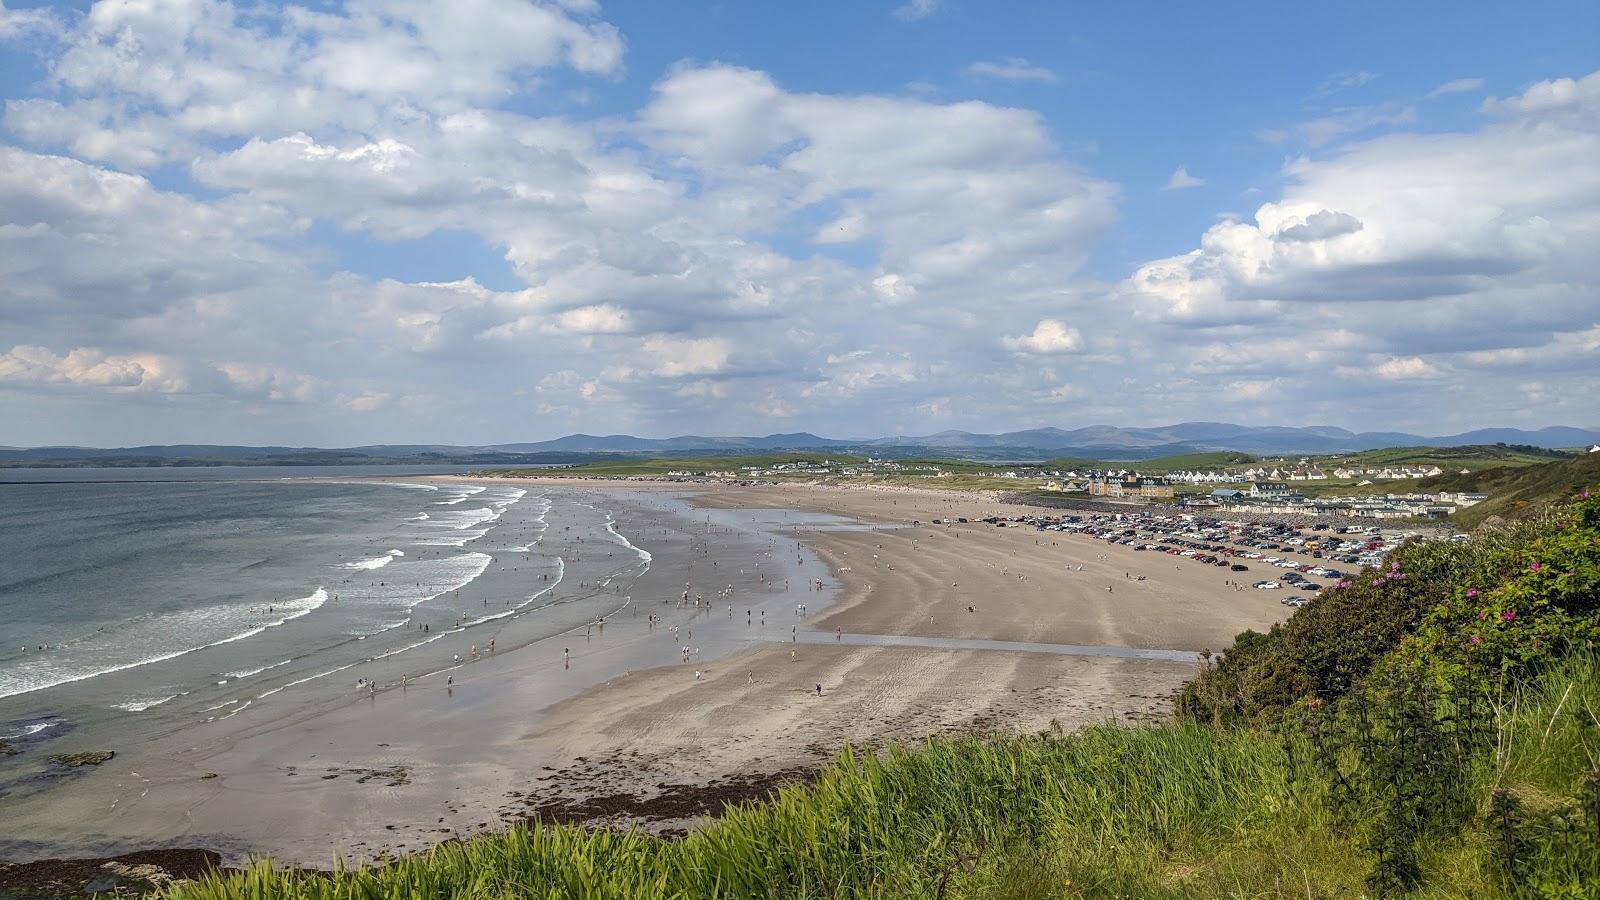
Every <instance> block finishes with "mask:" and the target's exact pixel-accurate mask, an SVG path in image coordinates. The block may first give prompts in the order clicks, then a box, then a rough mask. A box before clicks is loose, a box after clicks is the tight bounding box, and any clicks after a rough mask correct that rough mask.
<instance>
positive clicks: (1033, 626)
mask: <svg viewBox="0 0 1600 900" xmlns="http://www.w3.org/2000/svg"><path fill="white" fill-rule="evenodd" d="M484 480H485V479H473V481H474V482H481V481H484ZM518 481H519V483H525V482H524V480H520V479H519V480H518ZM538 483H541V484H550V485H553V486H555V487H556V489H558V490H561V491H563V492H573V491H585V492H593V493H594V495H595V497H596V498H597V501H596V502H601V503H603V505H605V506H606V507H607V508H611V509H615V510H617V519H618V525H617V528H618V530H619V531H621V533H622V534H623V535H625V536H627V537H628V538H629V539H630V540H631V541H632V542H633V543H635V544H637V545H639V546H641V547H643V548H645V549H646V550H648V551H649V552H650V553H651V554H652V555H653V556H654V560H653V562H652V565H651V568H650V570H649V572H647V573H646V574H644V575H643V576H641V577H640V578H638V579H637V580H636V581H635V582H634V583H632V584H629V585H627V586H626V587H624V588H623V590H624V591H625V592H627V593H629V594H631V595H632V597H633V598H634V601H635V602H634V605H633V607H632V609H631V610H630V612H629V613H628V614H625V615H622V616H619V617H618V618H615V619H613V620H611V621H609V622H608V625H607V629H606V631H605V633H604V634H597V635H591V636H590V637H589V638H588V639H584V638H582V637H581V636H580V637H575V638H572V639H571V641H570V644H569V641H568V640H567V639H563V640H561V641H557V642H552V641H540V642H535V643H532V644H529V645H527V646H523V647H521V648H520V649H517V650H515V651H514V652H510V653H503V654H499V655H497V656H495V657H493V658H488V659H485V660H484V661H482V662H481V663H478V664H474V665H472V666H470V667H467V668H465V669H463V670H457V671H456V672H455V674H454V681H455V683H454V685H452V686H450V687H449V688H448V689H447V688H446V686H445V685H444V684H443V680H444V678H445V674H444V673H442V672H441V673H439V674H435V675H432V676H429V677H428V678H426V679H423V680H422V681H420V682H417V683H414V684H413V685H412V686H410V687H408V688H407V689H406V690H405V691H399V690H391V691H388V692H385V693H383V694H380V695H379V696H377V697H376V698H368V699H361V700H358V701H344V702H340V703H337V704H333V705H328V706H324V707H317V708H307V709H305V710H304V711H303V712H300V713H297V714H295V715H292V716H278V717H272V718H262V719H254V720H253V719H250V718H249V717H246V716H241V717H239V719H238V720H236V721H234V722H232V723H231V724H229V725H228V726H227V727H225V728H213V729H210V730H208V731H206V732H204V733H191V732H184V733H180V734H178V735H175V736H173V737H171V738H169V739H166V740H164V741H158V742H155V743H154V744H152V745H151V746H146V747H141V748H139V752H138V753H137V754H133V755H131V758H130V759H127V760H125V759H124V757H123V756H122V755H121V754H119V757H118V759H117V760H115V761H113V762H112V763H108V764H107V765H106V766H104V767H102V770H101V771H95V772H91V773H87V774H86V776H85V778H86V779H93V780H94V783H96V784H99V785H103V786H104V788H105V789H106V790H105V791H96V790H80V791H75V792H72V793H70V794H68V795H65V796H64V797H63V798H62V799H61V801H60V802H55V803H52V805H51V806H50V807H49V808H48V809H46V810H37V809H36V810H30V811H29V815H30V816H32V823H33V824H34V825H38V826H41V830H40V831H38V832H34V831H31V830H30V832H29V833H39V834H42V835H46V836H48V837H49V839H50V840H49V841H48V842H46V841H41V842H40V843H39V845H38V847H37V848H36V852H34V853H32V854H31V855H34V856H39V855H46V854H47V853H48V854H49V855H66V854H62V853H60V852H59V850H60V848H61V847H62V846H63V845H64V844H67V843H70V842H69V841H68V836H71V835H76V836H77V840H76V842H75V843H72V846H74V847H76V848H77V850H78V853H77V854H76V855H110V854H112V853H117V852H124V851H126V850H129V849H139V848H143V847H151V846H190V847H206V848H213V849H216V850H219V851H221V853H222V854H223V856H224V858H225V859H227V860H229V861H235V860H238V859H240V858H243V857H244V856H246V855H249V854H253V853H263V852H265V853H270V854H272V855H274V856H275V857H278V858H280V859H283V860H286V861H290V862H295V863H301V864H306V865H312V866H327V865H329V864H330V863H331V862H332V859H333V857H334V855H335V854H336V853H340V854H344V855H345V856H347V857H348V858H354V859H370V858H375V857H377V856H379V855H382V854H385V853H392V852H406V851H411V850H417V849H423V848H425V847H427V846H430V845H432V844H433V843H436V842H438V841H439V840H443V839H446V838H450V837H457V836H462V835H465V834H470V833H474V832H477V831H482V830H487V829H493V828H497V827H502V826H503V825H504V824H505V823H507V822H510V821H515V820H517V819H519V818H522V817H527V816H543V817H545V818H561V816H555V815H550V814H548V812H549V811H550V810H556V809H566V810H568V811H570V810H573V809H584V808H588V807H585V806H584V803H585V802H586V801H595V802H593V803H590V807H592V810H591V813H590V814H587V815H576V816H574V815H568V816H565V818H568V819H573V818H576V819H579V820H584V821H591V822H595V821H601V822H607V823H615V824H623V823H629V822H645V823H646V824H649V825H652V826H653V827H657V828H679V827H683V826H684V825H686V824H689V823H690V821H691V820H692V818H693V816H694V815H698V814H699V813H700V812H703V811H704V810H705V809H706V808H707V806H708V805H709V806H710V808H715V804H714V803H712V804H708V803H707V802H704V801H703V800H702V801H695V802H677V801H679V800H682V795H683V793H684V792H685V791H691V790H709V791H710V792H711V793H710V794H708V795H707V796H713V797H735V798H737V797H740V796H746V795H750V796H754V795H759V792H760V791H761V790H764V789H765V786H766V785H767V784H769V783H770V782H771V781H772V780H773V779H776V778H787V777H804V773H805V772H806V771H807V770H808V769H809V768H811V767H814V766H815V765H817V764H818V763H819V762H820V761H822V760H825V759H827V758H830V757H831V756H833V755H834V754H835V753H836V752H837V751H838V750H839V748H840V747H841V746H842V745H843V744H844V743H845V742H853V743H857V744H860V745H864V746H868V747H879V746H882V745H884V744H886V743H890V742H906V741H916V740H918V739H921V738H924V737H926V736H928V735H932V734H944V733H952V732H956V731H964V730H973V729H976V730H993V729H999V730H1005V731H1035V730H1039V729H1042V728H1046V727H1049V726H1050V724H1051V723H1052V722H1056V723H1058V724H1060V725H1061V726H1062V727H1065V728H1072V727H1077V726H1081V725H1083V724H1088V723H1093V722H1098V721H1103V720H1106V719H1118V720H1127V719H1138V718H1147V717H1152V716H1159V715H1161V714H1163V713H1164V712H1165V709H1166V707H1167V698H1168V697H1169V696H1170V694H1171V693H1172V691H1174V690H1175V689H1176V688H1177V686H1178V685H1179V684H1180V683H1181V682H1182V680H1183V679H1185V678H1187V677H1188V676H1189V675H1191V674H1192V673H1193V671H1194V665H1195V664H1194V663H1193V662H1192V661H1188V657H1187V656H1186V654H1188V653H1193V652H1194V651H1198V650H1200V649H1202V648H1205V647H1221V646H1225V645H1226V644H1227V643H1228V641H1230V640H1231V639H1232V636H1233V635H1234V634H1236V633H1237V632H1239V631H1240V630H1242V629H1244V628H1251V627H1253V628H1258V629H1260V628H1265V627H1267V626H1269V625H1270V624H1271V623H1272V622H1273V621H1275V620H1277V619H1279V618H1281V617H1282V615H1283V614H1284V611H1283V608H1282V607H1281V606H1280V605H1279V604H1278V603H1277V602H1276V599H1277V598H1276V596H1274V595H1272V594H1267V595H1263V594H1262V592H1249V591H1247V592H1242V593H1241V592H1238V591H1235V590H1234V589H1232V588H1231V587H1228V586H1227V585H1226V584H1224V581H1225V580H1226V579H1227V577H1228V576H1229V574H1230V573H1228V572H1226V571H1225V570H1221V569H1211V568H1207V567H1204V566H1199V565H1196V564H1193V563H1191V562H1189V561H1187V560H1173V559H1172V558H1171V557H1167V556H1164V555H1157V554H1152V553H1135V552H1133V551H1132V549H1131V548H1126V547H1114V546H1109V545H1107V544H1105V543H1104V542H1103V541H1096V540H1092V539H1089V538H1083V537H1076V536H1069V535H1061V534H1043V533H1039V532H1036V531H1034V530H1033V529H1031V528H1005V529H997V528H994V527H993V526H989V525H984V524H981V523H974V524H968V525H957V526H952V527H950V528H945V527H944V526H929V525H927V524H924V525H922V526H920V527H916V526H911V525H910V523H911V522H912V521H913V520H920V521H921V522H923V523H927V522H929V521H930V520H931V519H932V518H935V517H940V518H943V517H946V516H967V517H969V518H977V517H980V516H983V515H989V514H994V513H1002V514H1008V515H1010V514H1016V513H1017V512H1019V511H1020V510H1019V509H1018V508H1017V507H1014V506H1004V507H1002V506H1000V505H999V504H997V503H996V502H995V501H994V500H993V498H989V497H983V496H977V495H953V494H949V493H945V492H924V491H905V490H883V489H854V488H830V487H809V486H794V485H785V486H781V487H731V486H705V487H701V486H686V485H681V484H672V485H666V484H626V485H619V484H617V483H615V482H598V483H591V484H585V483H582V482H577V481H573V480H568V479H550V480H548V481H546V480H540V481H539V482H538ZM690 507H692V508H690ZM848 520H854V521H856V522H859V523H861V524H859V525H854V526H848V527H843V526H844V523H846V522H847V521H848ZM757 563H759V565H757ZM1079 565H1082V566H1083V570H1082V571H1078V569H1077V567H1078V566H1079ZM1125 572H1126V573H1128V574H1130V575H1135V576H1136V575H1138V574H1144V575H1146V580H1145V581H1143V582H1138V581H1134V580H1132V579H1131V578H1125V577H1124V573H1125ZM763 575H765V576H766V578H767V581H765V582H763V581H762V576H763ZM813 578H820V579H822V580H823V584H824V588H825V589H824V590H823V591H822V592H815V591H807V590H806V585H807V583H808V582H809V581H810V580H811V579H813ZM780 580H781V581H782V582H784V583H785V584H779V581H780ZM685 581H689V582H690V583H691V587H692V589H693V590H694V591H695V592H696V593H703V594H704V595H705V596H706V597H707V598H708V599H710V600H712V601H713V602H712V603H711V608H710V609H705V608H701V609H699V610H694V609H681V608H679V606H678V604H677V601H678V598H679V597H680V596H681V592H682V591H683V590H684V582H685ZM728 584H732V585H734V595H733V597H732V598H729V599H723V598H720V597H716V595H715V593H714V591H715V590H717V589H719V588H722V587H723V586H725V585H728ZM1107 587H1110V588H1111V590H1109V591H1108V590H1107ZM785 588H787V589H785ZM835 588H836V589H837V591H836V592H835V590H834V589H835ZM830 600H831V605H827V604H829V602H830ZM799 602H803V603H806V604H807V605H808V607H810V609H809V610H808V614H807V615H806V616H804V617H800V616H797V615H796V610H795V605H796V603H799ZM730 603H731V604H732V605H733V606H734V608H735V609H734V615H732V616H730V615H729V613H728V610H727V608H726V607H727V606H728V605H729V604H730ZM968 606H971V607H972V608H973V610H972V611H971V612H968V611H967V607H968ZM746 610H748V611H749V612H748V613H746ZM763 612H764V614H765V615H764V616H763V615H761V614H762V613H763ZM650 615H660V616H662V617H663V620H664V621H663V623H662V624H661V625H656V626H654V627H652V626H651V624H650V622H649V619H648V617H649V616H650ZM671 624H678V625H679V626H680V628H681V629H682V630H683V631H682V632H681V633H680V635H678V636H673V635H672V634H670V633H668V632H667V631H666V628H667V626H668V625H671ZM791 629H793V630H792V631H791ZM835 629H838V631H837V632H836V631H835ZM690 630H692V631H693V633H694V635H695V637H694V638H687V637H685V636H684V635H685V634H686V633H687V632H688V631H690ZM807 632H809V633H807ZM803 633H804V634H803ZM802 636H803V639H802ZM873 636H889V638H894V637H898V638H901V639H903V640H906V641H911V642H912V643H913V645H904V644H902V645H881V646H880V645H875V644H874V637H873ZM846 638H848V640H847V639H846ZM830 639H831V640H830ZM965 641H973V642H975V643H972V644H970V645H968V644H963V643H962V642H965ZM917 642H920V643H921V645H916V644H917ZM982 642H1006V643H1003V644H986V643H982ZM564 644H566V645H569V649H571V651H572V655H571V658H570V662H568V661H567V660H566V658H565V656H564V654H563V653H562V649H563V648H562V645H564ZM571 644H576V645H577V646H571ZM684 645H689V646H691V647H699V648H700V650H701V653H700V654H699V655H697V656H694V657H693V658H691V660H690V661H689V662H687V663H685V662H684V661H683V658H682V655H681V647H682V646H684ZM1045 645H1050V646H1045ZM1074 648H1076V649H1074ZM1130 649H1131V650H1147V651H1164V652H1163V653H1157V654H1155V655H1154V657H1153V658H1142V657H1141V656H1139V655H1137V654H1133V655H1129V654H1128V653H1126V652H1124V651H1126V650H1130ZM696 671H698V672H699V673H700V677H699V678H696V677H695V672H696ZM818 684H820V685H822V688H823V691H822V695H821V696H818V695H817V693H816V686H817V685H818ZM134 766H137V768H134ZM730 785H732V787H730ZM752 792H753V793H752ZM108 797H111V798H114V802H113V804H112V805H111V806H110V807H108V806H107V798H108ZM618 798H621V799H620V800H619V799H618ZM601 800H603V801H605V802H599V801H601ZM669 800H670V801H673V802H668V801H669ZM652 804H653V805H652ZM667 807H671V808H667ZM27 819H28V817H26V816H25V817H23V819H22V820H19V821H15V822H13V825H15V826H17V827H18V828H25V827H27V826H28V824H29V823H28V821H27ZM13 847H14V852H13V854H12V855H16V854H22V855H29V851H28V848H27V847H26V846H22V845H13ZM16 848H20V849H16ZM52 851H53V852H52Z"/></svg>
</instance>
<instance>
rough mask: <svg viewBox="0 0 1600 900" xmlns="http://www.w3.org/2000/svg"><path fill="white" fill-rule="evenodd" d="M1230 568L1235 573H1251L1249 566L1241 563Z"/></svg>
mask: <svg viewBox="0 0 1600 900" xmlns="http://www.w3.org/2000/svg"><path fill="white" fill-rule="evenodd" d="M1228 568H1230V569H1232V570H1233V571H1235V572H1248V571H1250V567H1249V566H1246V565H1242V564H1240V563H1234V564H1233V565H1231V566H1229V567H1228Z"/></svg>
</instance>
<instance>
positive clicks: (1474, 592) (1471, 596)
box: [1467, 587, 1478, 600]
mask: <svg viewBox="0 0 1600 900" xmlns="http://www.w3.org/2000/svg"><path fill="white" fill-rule="evenodd" d="M1467 599H1468V600H1476V599H1478V589H1477V588H1475V587H1469V588H1467Z"/></svg>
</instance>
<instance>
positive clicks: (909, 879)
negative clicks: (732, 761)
mask: <svg viewBox="0 0 1600 900" xmlns="http://www.w3.org/2000/svg"><path fill="white" fill-rule="evenodd" d="M1597 712H1600V664H1597V662H1596V660H1595V658H1594V657H1593V656H1592V655H1585V656H1581V657H1578V658H1575V659H1573V660H1570V661H1569V662H1568V664H1567V665H1565V666H1564V667H1562V668H1561V669H1559V670H1557V671H1556V672H1555V673H1553V674H1552V675H1551V676H1550V677H1547V678H1546V679H1544V680H1543V681H1541V682H1539V683H1537V684H1535V685H1534V686H1533V687H1532V688H1531V689H1530V690H1529V691H1528V692H1527V693H1526V695H1525V696H1523V697H1522V698H1520V699H1518V700H1512V701H1507V702H1506V703H1504V704H1502V711H1501V714H1500V716H1499V724H1498V726H1497V727H1498V734H1497V737H1496V740H1495V741H1494V744H1495V746H1496V747H1497V748H1498V749H1497V752H1496V753H1495V754H1494V755H1493V756H1492V757H1491V758H1489V759H1487V760H1486V761H1485V766H1484V773H1485V774H1484V775H1483V777H1480V778H1478V779H1475V780H1474V783H1473V784H1471V785H1469V786H1464V788H1463V789H1466V790H1471V791H1473V792H1474V796H1475V797H1476V798H1477V805H1478V806H1479V807H1480V808H1482V809H1483V810H1487V809H1488V807H1489V804H1490V799H1489V798H1490V794H1491V791H1493V790H1494V789H1496V788H1505V789H1507V790H1508V791H1510V792H1512V793H1514V794H1516V795H1517V796H1519V797H1522V798H1526V799H1525V802H1524V805H1525V806H1526V807H1527V809H1528V810H1529V812H1526V813H1525V814H1524V815H1525V816H1526V817H1527V818H1529V819H1532V818H1533V817H1534V816H1535V815H1537V814H1540V813H1541V812H1548V811H1551V810H1561V809H1571V808H1572V807H1573V805H1574V804H1575V803H1577V802H1578V800H1577V799H1575V798H1578V797H1579V795H1580V794H1581V792H1582V790H1583V789H1584V784H1585V779H1586V778H1587V777H1588V775H1589V772H1590V771H1591V769H1592V766H1593V765H1594V764H1595V760H1596V759H1597V758H1600V720H1596V718H1595V715H1596V713H1597ZM1294 740H1297V741H1301V742H1302V744H1301V746H1300V747H1299V749H1298V752H1299V753H1300V754H1302V755H1304V754H1306V753H1307V752H1308V748H1307V747H1306V746H1304V744H1303V739H1301V738H1294ZM1290 772H1291V769H1290V766H1289V764H1288V762H1287V756H1286V754H1285V753H1284V750H1283V747H1282V744H1281V740H1280V738H1279V737H1278V736H1277V735H1276V734H1275V733H1274V732H1272V731H1270V730H1267V729H1237V730H1229V729H1212V728H1207V727H1202V726H1197V725H1164V726H1152V725H1141V726H1118V725H1110V724H1108V725H1104V726H1099V727H1095V728H1091V729H1088V730H1086V731H1083V732H1080V733H1078V734H1074V735H1068V736H1058V735H1049V734H1046V735H1039V736H1032V737H990V738H980V737H968V738H960V739H953V740H935V741H930V742H928V743H927V744H924V745H922V746H919V747H917V748H915V749H896V750H891V751H889V752H888V753H887V754H886V755H885V756H883V757H882V758H877V757H873V756H861V755H855V754H853V753H851V752H849V751H846V752H845V753H844V754H841V756H840V758H839V759H838V760H837V761H836V762H835V763H834V764H833V765H832V766H831V767H830V768H828V769H827V770H825V772H824V773H823V775H822V777H821V779H820V780H819V781H818V782H817V783H816V784H815V785H813V786H809V787H800V786H794V787H789V788H785V789H784V790H782V791H781V792H780V793H779V794H778V795H777V796H776V797H774V798H773V799H771V800H769V801H766V802H762V803H754V804H748V805H745V806H741V807H737V808H733V809H730V810H729V811H728V812H727V814H725V815H724V816H722V817H721V818H720V819H718V820H716V821H714V822H712V823H710V824H708V825H707V826H705V827H703V828H701V829H699V830H697V831H695V832H693V833H692V834H690V835H689V836H688V837H686V838H683V839H681V840H672V839H665V838H657V837H653V836H649V835H646V834H643V833H640V832H627V833H624V832H616V831H607V830H597V831H585V830H583V829H580V828H577V827H574V826H548V825H532V826H518V827H516V828H513V829H511V830H509V831H507V832H504V833H501V834H495V835H487V836H482V837H479V838H476V839H473V840H469V841H465V842H458V843H447V844H443V845H440V846H439V847H437V848H435V849H434V850H432V851H430V852H427V853H422V854H415V855H411V856H406V857H402V858H400V859H398V860H395V861H392V862H390V863H387V864H385V865H381V866H375V867H367V868H351V869H345V870H342V871H338V872H335V873H333V874H331V875H327V874H319V873H311V872H303V871H298V870H293V869H281V868H276V867H274V866H272V865H271V864H270V863H268V862H261V863H258V864H256V865H254V866H252V867H250V868H248V869H247V870H246V871H244V872H242V873H240V874H237V875H231V876H211V877H208V878H206V879H204V880H201V881H199V882H195V883H191V884H186V885H181V886H177V887H174V888H172V889H170V890H169V891H167V892H166V894H165V896H166V897H167V898H168V900H221V898H268V897H303V898H325V900H354V898H378V897H433V898H443V897H462V898H501V897H592V898H716V897H778V896H781V897H795V898H806V897H817V898H820V897H874V898H903V897H937V896H941V895H942V896H947V897H974V898H976V897H1152V898H1162V897H1173V898H1177V897H1196V898H1198V897H1304V896H1313V897H1355V896H1360V895H1362V894H1363V892H1364V884H1363V879H1364V878H1365V876H1366V874H1367V871H1368V870H1369V868H1370V866H1371V860H1370V857H1369V854H1368V853H1367V852H1366V850H1365V849H1364V846H1363V843H1362V840H1361V837H1360V832H1359V829H1358V828H1355V827H1352V825H1351V824H1350V823H1348V822H1344V821H1341V819H1340V817H1339V816H1338V815H1336V814H1335V813H1333V812H1332V811H1331V810H1330V808H1329V806H1328V805H1327V804H1326V803H1325V802H1324V801H1323V796H1322V791H1321V787H1320V786H1318V785H1316V784H1315V783H1314V782H1313V781H1311V780H1309V779H1305V778H1303V777H1302V778H1299V779H1293V778H1291V775H1290ZM1493 841H1494V833H1493V829H1492V827H1490V825H1489V824H1488V823H1487V821H1486V820H1484V819H1483V818H1482V817H1480V819H1479V820H1477V821H1475V823H1474V824H1473V825H1472V826H1471V827H1469V828H1468V829H1467V830H1466V831H1465V832H1464V833H1463V834H1461V835H1454V836H1444V837H1440V838H1437V839H1434V840H1430V841H1428V842H1427V843H1426V844H1425V845H1424V846H1423V847H1422V848H1421V853H1420V858H1421V862H1422V867H1423V871H1424V876H1425V881H1424V888H1423V889H1422V890H1421V891H1419V892H1418V894H1417V896H1422V897H1502V896H1508V894H1507V893H1506V892H1505V891H1504V890H1503V888H1502V887H1501V886H1499V885H1497V884H1496V882H1495V879H1494V877H1493V876H1492V874H1491V870H1492V868H1493V867H1492V865H1491V863H1490V861H1489V860H1488V854H1489V852H1490V848H1491V845H1492V843H1493ZM1558 851H1559V852H1558ZM1525 852H1526V859H1527V860H1528V872H1529V873H1530V875H1529V877H1537V878H1538V879H1539V880H1540V882H1541V883H1545V884H1550V885H1556V886H1560V885H1569V886H1570V885H1572V884H1576V883H1578V879H1580V878H1582V877H1584V875H1585V873H1588V872H1592V871H1595V870H1594V869H1593V868H1585V867H1592V866H1593V865H1594V862H1593V860H1592V859H1591V858H1590V857H1586V856H1584V855H1583V853H1586V852H1592V849H1591V850H1583V849H1582V848H1575V847H1570V846H1567V845H1565V844H1562V843H1560V841H1559V840H1552V841H1549V842H1548V846H1543V847H1541V846H1537V845H1535V846H1530V847H1529V848H1528V849H1527V850H1526V851H1525ZM1551 896H1571V897H1584V896H1594V895H1593V893H1592V892H1591V893H1590V894H1584V893H1581V892H1569V893H1560V894H1554V893H1553V894H1551Z"/></svg>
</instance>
